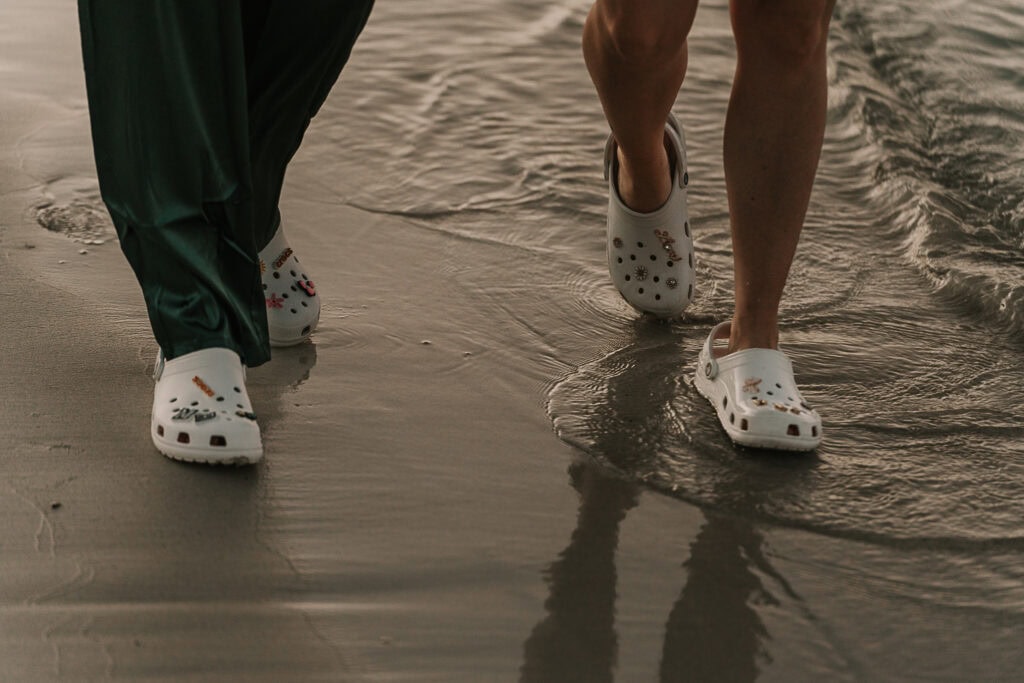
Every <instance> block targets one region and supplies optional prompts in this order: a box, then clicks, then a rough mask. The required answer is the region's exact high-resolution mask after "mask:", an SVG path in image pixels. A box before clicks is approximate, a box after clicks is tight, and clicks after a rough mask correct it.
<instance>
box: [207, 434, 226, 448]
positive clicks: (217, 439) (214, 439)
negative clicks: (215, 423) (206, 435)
mask: <svg viewBox="0 0 1024 683" xmlns="http://www.w3.org/2000/svg"><path fill="white" fill-rule="evenodd" d="M210 445H211V446H227V445H228V440H227V439H225V438H224V437H223V436H220V435H217V434H215V435H214V436H211V437H210Z"/></svg>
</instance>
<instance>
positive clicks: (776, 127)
mask: <svg viewBox="0 0 1024 683" xmlns="http://www.w3.org/2000/svg"><path fill="white" fill-rule="evenodd" d="M834 5H835V0H732V4H731V7H730V9H731V14H732V23H733V33H734V34H735V37H736V45H737V50H738V54H739V59H738V62H737V65H736V76H735V80H734V81H733V90H732V99H731V101H730V103H729V113H728V117H727V119H726V126H725V176H726V186H727V189H728V195H729V214H730V218H731V222H732V245H733V260H734V263H735V282H736V311H735V314H734V317H733V324H732V333H731V338H730V342H729V350H730V352H732V351H738V350H741V349H745V348H776V347H777V346H778V339H779V332H778V311H779V302H780V300H781V298H782V290H783V287H784V286H785V284H786V278H787V276H788V274H789V268H790V265H791V264H792V262H793V255H794V253H795V251H796V245H797V241H798V240H799V238H800V230H801V228H802V227H803V221H804V216H805V214H806V213H807V204H808V202H809V201H810V196H811V187H812V185H813V184H814V175H815V172H816V171H817V167H818V157H819V155H820V153H821V144H822V139H823V136H824V129H825V110H826V105H827V102H826V88H827V79H826V68H825V42H826V36H827V33H828V22H829V19H830V18H831V16H832V8H833V6H834Z"/></svg>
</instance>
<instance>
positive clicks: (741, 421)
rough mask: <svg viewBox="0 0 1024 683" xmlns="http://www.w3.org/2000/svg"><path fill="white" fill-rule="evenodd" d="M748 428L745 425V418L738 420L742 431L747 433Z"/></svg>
mask: <svg viewBox="0 0 1024 683" xmlns="http://www.w3.org/2000/svg"><path fill="white" fill-rule="evenodd" d="M748 428H749V426H748V425H747V418H743V419H742V420H740V429H742V430H743V431H747V429H748Z"/></svg>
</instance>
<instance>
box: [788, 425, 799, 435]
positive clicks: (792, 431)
mask: <svg viewBox="0 0 1024 683" xmlns="http://www.w3.org/2000/svg"><path fill="white" fill-rule="evenodd" d="M786 434H788V435H789V436H800V427H799V426H797V425H789V428H788V429H786Z"/></svg>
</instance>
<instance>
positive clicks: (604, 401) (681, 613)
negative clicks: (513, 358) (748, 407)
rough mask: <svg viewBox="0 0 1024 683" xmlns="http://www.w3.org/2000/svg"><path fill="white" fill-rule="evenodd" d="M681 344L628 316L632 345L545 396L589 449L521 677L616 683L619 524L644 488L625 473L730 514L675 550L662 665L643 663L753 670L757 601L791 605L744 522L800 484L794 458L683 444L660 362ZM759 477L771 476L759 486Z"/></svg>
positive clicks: (669, 377) (761, 639) (730, 676)
mask: <svg viewBox="0 0 1024 683" xmlns="http://www.w3.org/2000/svg"><path fill="white" fill-rule="evenodd" d="M680 342H681V340H680V339H677V338H676V337H675V336H674V335H673V334H672V333H671V332H669V331H666V330H665V329H663V327H660V326H659V327H653V328H652V327H648V326H644V325H641V326H638V329H637V340H636V343H635V344H632V345H630V346H629V347H626V348H623V349H621V350H620V351H618V352H615V353H613V354H610V355H609V356H607V357H605V358H603V359H601V360H599V361H597V362H595V363H594V364H593V365H592V366H589V367H587V368H584V369H581V371H580V373H582V374H580V376H579V377H576V378H572V377H569V378H566V380H565V381H564V382H563V383H562V384H561V385H560V386H559V387H558V388H557V389H556V390H555V391H554V392H553V393H554V394H555V397H554V401H555V403H556V404H557V405H555V406H553V408H552V410H553V411H554V412H553V415H554V416H556V417H557V418H558V419H557V420H556V428H558V429H559V430H560V434H562V435H563V438H565V436H569V440H570V441H571V442H574V443H576V444H578V445H580V446H581V447H583V448H585V450H586V452H587V454H588V457H587V458H586V459H585V460H583V461H581V462H578V463H576V464H574V465H573V466H572V467H571V468H570V473H571V475H572V483H573V487H574V488H575V489H576V490H577V491H578V492H579V494H580V507H579V515H578V518H577V527H576V529H575V531H574V532H573V534H572V538H571V540H570V542H569V545H568V547H567V548H566V549H565V550H564V551H563V552H562V553H561V555H560V556H559V557H558V559H557V560H555V561H554V562H553V563H552V564H551V566H550V567H549V569H548V572H547V578H548V584H549V586H550V596H549V598H548V600H547V602H546V603H545V609H546V611H547V614H546V615H545V617H544V618H543V620H542V621H541V622H540V623H539V624H538V625H537V626H536V627H535V628H534V629H533V632H532V633H531V634H530V636H529V638H528V639H527V641H526V643H525V646H524V663H523V666H522V669H521V677H520V680H521V681H524V682H530V683H534V682H539V681H544V682H547V681H552V682H553V681H560V682H564V681H588V682H590V681H612V680H614V679H615V672H616V668H617V655H618V652H617V644H618V635H617V632H616V626H615V599H616V581H617V572H616V557H615V554H616V549H617V547H618V541H619V528H620V526H621V523H622V521H623V520H624V519H625V517H626V514H627V513H628V511H629V510H630V509H632V508H633V507H635V506H636V504H637V502H638V500H639V495H640V493H641V491H642V490H644V488H643V487H641V486H640V485H639V484H636V483H633V482H639V481H641V480H644V479H647V478H648V477H649V476H650V475H655V476H653V477H652V478H654V479H657V480H660V481H662V483H664V482H665V481H666V478H667V477H672V476H673V468H675V469H677V470H678V472H677V473H676V474H677V476H679V477H680V478H679V481H681V482H684V483H686V482H689V483H690V484H691V485H692V486H694V488H701V487H704V488H701V492H702V494H701V495H702V497H705V496H706V497H707V499H708V500H712V501H715V502H716V503H717V504H718V505H720V506H721V507H722V508H725V509H728V510H729V511H730V512H729V513H726V512H724V511H721V512H719V511H716V512H711V511H708V512H706V513H705V518H706V521H705V523H704V525H703V526H702V527H701V529H700V531H699V533H698V534H697V535H696V537H695V538H694V540H693V542H692V543H691V545H690V555H689V557H688V558H685V559H684V558H680V560H681V562H682V565H683V569H684V571H685V579H684V583H683V587H682V589H681V591H680V593H679V597H678V599H677V600H676V602H675V604H674V605H672V606H671V607H670V606H669V605H667V604H666V606H665V611H666V612H667V614H668V617H667V623H666V627H665V633H664V642H663V646H662V656H661V662H660V664H658V665H657V668H656V669H655V666H656V663H654V662H651V663H650V664H651V668H652V669H655V670H657V671H659V674H660V680H661V681H663V682H666V683H667V682H669V681H672V682H675V681H753V680H755V679H756V678H757V676H758V674H759V672H760V670H761V669H763V668H764V666H765V665H766V664H767V663H769V662H770V661H771V653H770V651H769V649H768V646H769V644H770V642H771V634H770V633H769V631H768V628H767V626H766V625H765V623H764V621H763V620H762V618H761V614H760V613H759V610H761V609H763V607H764V606H770V605H773V604H778V603H779V602H780V599H779V598H781V600H784V601H786V602H790V601H792V602H797V603H798V602H799V601H800V600H799V598H798V597H797V596H795V595H794V594H793V592H792V590H791V589H790V588H789V586H788V585H787V583H786V581H785V579H784V578H783V577H781V576H779V575H778V573H777V572H776V571H775V570H774V569H773V568H772V567H771V566H770V564H769V563H768V561H767V558H766V557H765V555H764V552H763V545H764V540H763V538H762V535H761V533H760V531H759V530H758V529H757V527H756V526H755V524H754V523H753V522H752V521H751V520H752V519H753V518H754V517H755V515H756V512H755V511H756V510H758V509H759V508H762V507H763V505H764V502H765V496H768V495H775V494H778V493H783V494H784V493H785V492H786V491H789V488H790V487H791V486H800V485H801V484H800V476H799V472H801V471H802V468H796V469H794V468H792V467H790V466H788V465H787V466H785V467H784V469H785V476H783V475H780V474H779V473H778V472H776V471H775V466H771V469H768V470H766V469H765V468H764V467H761V466H756V465H755V464H753V463H749V462H748V463H744V462H740V461H738V460H735V459H730V460H728V461H725V462H723V461H721V460H720V459H718V458H717V457H716V456H715V455H714V454H702V453H700V452H694V451H692V450H690V449H688V448H686V447H685V443H686V442H687V439H686V435H687V432H688V430H689V429H691V425H687V424H686V419H685V416H686V410H685V406H686V405H687V404H688V403H692V401H693V397H692V396H690V395H689V394H690V393H691V392H689V390H688V389H687V387H686V385H685V384H684V383H683V382H681V381H679V377H678V374H674V373H673V372H671V370H669V369H668V368H669V367H670V365H671V364H672V363H676V362H677V361H676V359H678V357H679V355H680V345H681V344H680ZM566 416H568V417H566ZM599 463H600V464H599ZM812 465H813V463H809V464H807V465H806V466H807V467H810V466H812ZM766 467H767V465H766ZM611 472H615V473H616V475H613V474H611ZM684 472H685V473H686V475H685V476H684V475H683V474H682V473H684ZM766 482H776V484H779V486H777V487H771V486H769V487H768V488H767V489H766ZM780 488H781V491H780V490H779V489H780ZM649 495H657V494H654V493H650V494H649ZM771 591H775V595H773V594H772V592H771ZM776 596H778V598H777V597H776ZM657 618H658V617H657V616H653V617H652V619H657Z"/></svg>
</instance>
